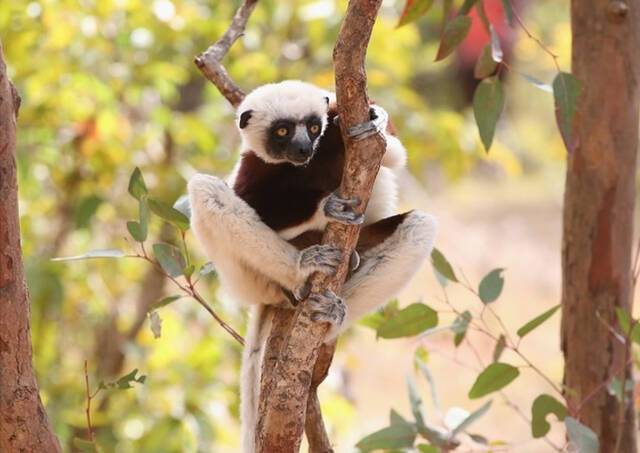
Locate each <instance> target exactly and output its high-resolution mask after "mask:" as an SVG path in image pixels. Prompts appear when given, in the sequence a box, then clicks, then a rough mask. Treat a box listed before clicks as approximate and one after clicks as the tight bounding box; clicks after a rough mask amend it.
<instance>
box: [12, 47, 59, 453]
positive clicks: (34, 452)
mask: <svg viewBox="0 0 640 453" xmlns="http://www.w3.org/2000/svg"><path fill="white" fill-rule="evenodd" d="M18 107H19V98H18V94H17V93H16V91H15V89H14V88H13V85H11V82H10V81H9V79H8V78H7V72H6V66H5V63H4V55H3V52H2V44H1V43H0V451H1V452H7V453H11V452H24V453H45V452H46V453H57V452H60V451H61V450H60V445H59V444H58V440H57V439H56V436H55V435H54V434H53V431H52V430H51V427H50V425H49V421H48V420H47V414H46V412H45V410H44V407H43V406H42V402H41V401H40V396H39V393H38V384H37V383H36V378H35V375H34V372H33V367H32V364H31V332H30V329H29V299H28V294H27V288H26V285H25V281H24V270H23V267H22V252H21V250H20V227H19V223H18V192H17V180H16V159H15V150H16V117H17V113H18Z"/></svg>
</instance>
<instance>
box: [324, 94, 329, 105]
mask: <svg viewBox="0 0 640 453" xmlns="http://www.w3.org/2000/svg"><path fill="white" fill-rule="evenodd" d="M324 100H325V101H327V105H329V96H325V97H324Z"/></svg>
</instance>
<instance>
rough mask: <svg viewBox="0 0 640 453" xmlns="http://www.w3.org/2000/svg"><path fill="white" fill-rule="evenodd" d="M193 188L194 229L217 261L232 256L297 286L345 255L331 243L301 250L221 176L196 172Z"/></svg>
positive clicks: (293, 288) (284, 283) (287, 285)
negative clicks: (270, 225)
mask: <svg viewBox="0 0 640 453" xmlns="http://www.w3.org/2000/svg"><path fill="white" fill-rule="evenodd" d="M188 191H189V204H190V206H191V225H192V227H193V231H194V233H195V235H196V237H197V238H198V240H199V241H200V243H201V244H202V245H203V247H204V249H205V252H206V254H207V256H208V257H209V258H210V259H211V260H212V261H214V262H216V263H217V262H219V261H221V260H224V259H225V258H229V256H232V257H233V258H235V259H239V260H241V261H242V262H244V263H245V264H246V265H248V266H249V267H251V268H253V269H256V270H259V271H260V272H261V273H262V274H264V275H265V276H267V277H268V278H270V279H272V280H274V281H275V282H277V283H279V284H280V285H282V286H283V287H284V288H286V289H287V290H289V291H292V292H295V291H296V290H297V289H298V288H299V287H300V286H301V285H303V284H304V282H305V281H306V278H307V277H308V276H309V275H310V274H311V273H312V272H314V271H325V272H330V271H332V270H333V268H334V267H335V266H336V265H337V263H338V262H339V261H340V252H339V250H337V249H335V248H333V247H330V246H321V245H314V246H311V247H308V248H306V249H304V250H301V251H298V250H297V249H296V248H295V247H294V246H293V245H291V244H289V243H287V242H286V241H284V240H283V239H281V238H280V237H279V236H278V235H277V233H276V232H275V231H273V230H272V229H271V228H269V227H268V226H267V225H265V224H264V223H263V222H261V221H260V218H259V217H258V215H257V214H256V212H255V211H254V210H253V209H252V208H251V207H250V206H249V205H248V204H247V203H245V202H244V201H243V200H242V199H240V198H239V197H237V196H236V194H235V193H234V192H233V190H232V189H231V188H230V187H229V186H227V184H226V183H225V182H224V181H223V180H221V179H219V178H217V177H215V176H209V175H203V174H196V175H195V176H193V177H192V178H191V180H190V181H189V184H188Z"/></svg>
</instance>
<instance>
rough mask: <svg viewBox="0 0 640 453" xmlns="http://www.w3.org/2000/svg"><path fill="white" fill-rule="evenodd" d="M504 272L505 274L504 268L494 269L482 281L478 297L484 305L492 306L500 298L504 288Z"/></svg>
mask: <svg viewBox="0 0 640 453" xmlns="http://www.w3.org/2000/svg"><path fill="white" fill-rule="evenodd" d="M502 272H504V269H502V268H498V269H494V270H492V271H491V272H489V273H488V274H487V275H485V276H484V278H483V279H482V281H480V285H478V295H479V296H480V300H481V301H482V303H484V304H490V303H491V302H494V301H495V300H496V299H498V297H500V294H501V293H502V288H503V286H504V278H503V277H502Z"/></svg>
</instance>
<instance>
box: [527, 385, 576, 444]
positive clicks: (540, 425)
mask: <svg viewBox="0 0 640 453" xmlns="http://www.w3.org/2000/svg"><path fill="white" fill-rule="evenodd" d="M549 414H554V415H555V416H556V417H558V420H560V421H563V420H564V418H565V417H566V416H567V408H566V407H564V404H562V403H561V402H560V401H558V400H557V399H555V398H554V397H553V396H551V395H547V394H542V395H540V396H538V397H537V398H536V399H535V401H534V402H533V405H532V406H531V435H532V436H533V437H535V438H536V439H538V438H540V437H544V436H546V435H547V433H548V432H549V430H550V429H551V425H550V424H549V422H547V415H549Z"/></svg>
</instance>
